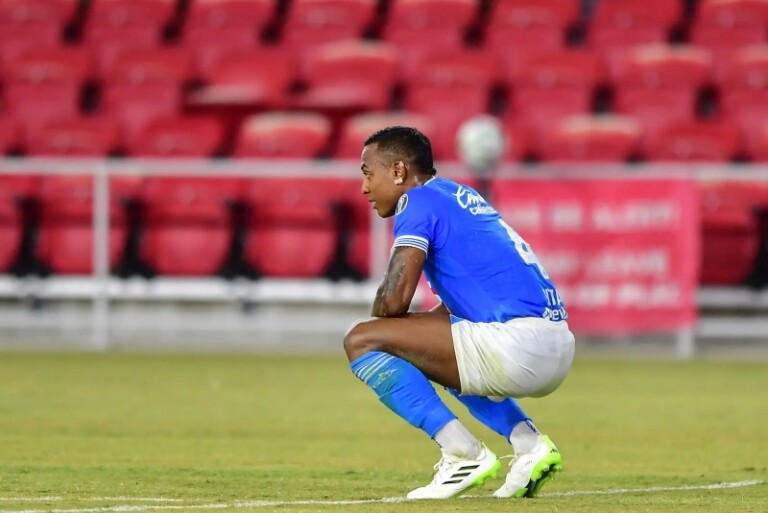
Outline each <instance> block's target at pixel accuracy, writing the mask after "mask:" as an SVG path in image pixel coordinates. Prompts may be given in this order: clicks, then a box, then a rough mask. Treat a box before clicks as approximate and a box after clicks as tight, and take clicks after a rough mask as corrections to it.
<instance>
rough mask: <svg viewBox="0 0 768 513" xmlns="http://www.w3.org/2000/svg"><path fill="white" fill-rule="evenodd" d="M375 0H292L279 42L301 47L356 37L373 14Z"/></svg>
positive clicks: (368, 23) (363, 31) (365, 26)
mask: <svg viewBox="0 0 768 513" xmlns="http://www.w3.org/2000/svg"><path fill="white" fill-rule="evenodd" d="M376 5H377V2H376V0H293V1H292V2H291V4H290V7H289V9H288V13H287V14H286V19H285V23H284V25H283V30H282V37H281V45H283V46H284V47H285V48H289V49H291V50H301V49H308V48H311V47H314V46H316V45H318V44H322V43H330V42H334V41H344V40H348V39H359V38H361V37H362V36H363V35H364V33H365V31H366V30H367V29H368V27H369V25H370V24H371V23H372V21H373V19H374V17H375V14H376Z"/></svg>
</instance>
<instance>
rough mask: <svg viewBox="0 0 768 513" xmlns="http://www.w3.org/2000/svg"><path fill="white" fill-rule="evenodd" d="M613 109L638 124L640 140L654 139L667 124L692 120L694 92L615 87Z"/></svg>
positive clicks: (694, 102) (693, 116)
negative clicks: (641, 134) (641, 135)
mask: <svg viewBox="0 0 768 513" xmlns="http://www.w3.org/2000/svg"><path fill="white" fill-rule="evenodd" d="M614 109H615V111H616V112H617V113H619V114H624V115H627V116H631V117H633V118H634V119H635V120H636V121H637V122H638V123H640V126H641V128H642V131H643V139H648V138H654V137H657V136H658V134H659V132H660V131H662V130H663V129H664V128H665V127H666V126H668V125H671V124H678V123H686V122H690V121H693V120H694V119H695V117H696V92H695V91H692V90H690V89H685V88H683V89H662V90H658V89H631V88H628V87H619V88H617V89H616V91H615V93H614Z"/></svg>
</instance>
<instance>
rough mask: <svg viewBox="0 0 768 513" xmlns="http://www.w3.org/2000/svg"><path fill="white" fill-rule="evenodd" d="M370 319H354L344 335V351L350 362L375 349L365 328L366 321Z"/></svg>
mask: <svg viewBox="0 0 768 513" xmlns="http://www.w3.org/2000/svg"><path fill="white" fill-rule="evenodd" d="M372 319H373V318H371V319H360V320H358V321H355V322H354V323H352V326H350V327H349V329H348V330H347V333H346V334H345V335H344V351H345V352H346V353H347V358H349V361H350V362H351V361H352V360H355V359H356V358H358V357H360V356H362V355H364V354H365V353H368V352H370V351H373V350H374V349H375V347H374V345H373V342H372V340H371V338H370V337H369V336H368V330H367V329H366V323H367V322H368V321H370V320H372Z"/></svg>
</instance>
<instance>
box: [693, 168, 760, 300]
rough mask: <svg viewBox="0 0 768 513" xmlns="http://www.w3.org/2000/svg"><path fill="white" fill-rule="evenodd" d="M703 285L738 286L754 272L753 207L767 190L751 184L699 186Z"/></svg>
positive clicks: (756, 246)
mask: <svg viewBox="0 0 768 513" xmlns="http://www.w3.org/2000/svg"><path fill="white" fill-rule="evenodd" d="M698 187H699V198H700V202H699V204H700V211H701V225H702V241H701V245H702V251H701V254H702V262H701V272H700V282H701V283H702V284H703V285H741V284H743V283H744V281H745V279H746V278H747V276H748V275H749V274H750V272H751V271H752V269H753V268H754V265H755V262H756V260H757V255H758V251H759V244H760V240H759V239H760V235H759V228H758V223H757V218H756V216H755V214H754V209H755V208H756V207H762V208H765V207H766V206H767V205H768V187H767V186H766V185H765V184H757V183H754V182H751V183H749V182H711V181H704V182H700V183H699V185H698Z"/></svg>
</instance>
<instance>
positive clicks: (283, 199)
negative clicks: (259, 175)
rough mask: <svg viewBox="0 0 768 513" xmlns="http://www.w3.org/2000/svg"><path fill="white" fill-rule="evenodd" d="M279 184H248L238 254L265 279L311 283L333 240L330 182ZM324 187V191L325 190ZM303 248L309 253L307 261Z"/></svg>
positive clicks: (278, 181) (325, 265)
mask: <svg viewBox="0 0 768 513" xmlns="http://www.w3.org/2000/svg"><path fill="white" fill-rule="evenodd" d="M323 182H325V180H312V179H308V180H301V181H300V182H290V181H285V180H282V179H269V178H263V179H254V180H251V181H250V183H249V185H248V188H247V192H246V203H247V204H248V206H249V212H250V215H249V218H248V233H247V236H246V242H245V247H244V252H243V258H244V260H245V261H246V263H248V264H250V265H252V266H254V267H255V268H256V269H257V270H258V271H259V272H260V273H262V274H263V275H265V276H271V277H280V278H288V277H292V278H315V277H319V276H321V275H322V274H323V273H324V272H325V271H326V270H327V269H328V267H329V266H330V264H331V261H332V260H333V257H334V252H335V249H336V241H337V228H336V226H335V224H334V218H333V215H332V213H333V212H332V209H331V207H332V204H333V202H334V200H335V199H337V198H334V197H333V196H329V195H327V194H323V192H327V190H328V186H329V185H332V181H331V182H328V183H327V184H324V183H323ZM324 185H325V187H324ZM307 248H312V253H311V257H310V258H308V255H307Z"/></svg>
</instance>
